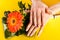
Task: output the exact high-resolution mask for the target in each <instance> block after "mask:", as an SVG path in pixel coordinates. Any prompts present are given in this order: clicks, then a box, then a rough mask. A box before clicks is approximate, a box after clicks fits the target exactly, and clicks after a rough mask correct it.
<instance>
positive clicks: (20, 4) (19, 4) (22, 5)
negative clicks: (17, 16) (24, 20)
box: [18, 1, 26, 10]
mask: <svg viewBox="0 0 60 40" xmlns="http://www.w3.org/2000/svg"><path fill="white" fill-rule="evenodd" d="M18 6H19V8H21V9H22V10H25V9H26V7H25V4H23V3H22V1H20V2H18Z"/></svg>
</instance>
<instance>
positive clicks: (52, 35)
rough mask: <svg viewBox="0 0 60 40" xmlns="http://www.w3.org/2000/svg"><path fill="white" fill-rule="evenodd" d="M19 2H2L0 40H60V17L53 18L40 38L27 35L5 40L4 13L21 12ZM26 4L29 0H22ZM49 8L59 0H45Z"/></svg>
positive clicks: (0, 7) (13, 0)
mask: <svg viewBox="0 0 60 40" xmlns="http://www.w3.org/2000/svg"><path fill="white" fill-rule="evenodd" d="M18 1H19V0H0V40H60V17H57V18H55V19H54V18H51V19H50V20H49V21H48V23H47V24H46V26H45V28H44V30H43V32H42V34H41V35H40V37H38V36H37V35H35V36H33V37H27V36H26V35H20V36H14V37H12V38H8V39H5V37H4V30H3V25H2V17H3V16H4V11H6V10H10V11H13V10H19V7H18ZM22 1H23V3H24V2H26V3H27V2H28V3H30V1H29V0H22ZM43 1H44V3H46V4H47V5H48V6H51V5H53V4H56V3H58V2H59V0H43Z"/></svg>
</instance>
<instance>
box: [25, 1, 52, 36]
mask: <svg viewBox="0 0 60 40" xmlns="http://www.w3.org/2000/svg"><path fill="white" fill-rule="evenodd" d="M50 14H51V10H50V9H49V8H48V6H47V5H46V4H44V3H43V2H40V1H34V0H33V1H32V6H31V11H30V22H29V24H28V26H27V28H26V31H27V32H28V34H27V36H33V35H34V34H35V32H36V31H37V29H38V28H40V31H39V32H38V36H39V35H40V34H41V32H42V30H43V29H44V25H45V24H46V23H47V21H48V20H49V18H50V17H51V15H50Z"/></svg>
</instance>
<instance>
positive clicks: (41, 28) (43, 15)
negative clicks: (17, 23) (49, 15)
mask: <svg viewBox="0 0 60 40" xmlns="http://www.w3.org/2000/svg"><path fill="white" fill-rule="evenodd" d="M44 17H45V8H44V9H42V15H41V21H42V23H41V24H42V25H41V27H40V30H39V32H38V36H40V35H41V33H42V31H43V29H44V26H43V25H44V24H43V22H44V21H43V20H44V19H45V18H44Z"/></svg>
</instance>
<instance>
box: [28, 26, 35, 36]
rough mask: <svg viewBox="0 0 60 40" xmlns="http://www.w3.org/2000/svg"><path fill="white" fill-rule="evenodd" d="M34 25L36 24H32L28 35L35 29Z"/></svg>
mask: <svg viewBox="0 0 60 40" xmlns="http://www.w3.org/2000/svg"><path fill="white" fill-rule="evenodd" d="M34 27H35V26H32V27H31V28H30V30H29V31H28V34H27V36H29V35H30V33H31V32H32V31H33V29H34Z"/></svg>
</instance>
